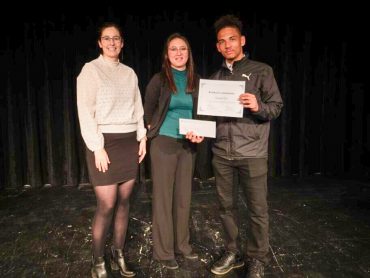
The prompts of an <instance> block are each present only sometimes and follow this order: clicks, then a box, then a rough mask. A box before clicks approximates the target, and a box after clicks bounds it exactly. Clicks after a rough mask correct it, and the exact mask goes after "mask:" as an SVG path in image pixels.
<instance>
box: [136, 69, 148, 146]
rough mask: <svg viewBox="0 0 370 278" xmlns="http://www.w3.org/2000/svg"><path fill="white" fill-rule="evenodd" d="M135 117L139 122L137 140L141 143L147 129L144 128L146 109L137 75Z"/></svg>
mask: <svg viewBox="0 0 370 278" xmlns="http://www.w3.org/2000/svg"><path fill="white" fill-rule="evenodd" d="M135 78H136V80H135V104H134V105H135V115H136V120H137V129H136V140H137V141H140V140H141V139H143V138H144V137H145V135H146V128H145V127H144V108H143V102H142V100H141V94H140V90H139V85H138V81H137V77H136V75H135Z"/></svg>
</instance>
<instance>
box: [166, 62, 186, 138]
mask: <svg viewBox="0 0 370 278" xmlns="http://www.w3.org/2000/svg"><path fill="white" fill-rule="evenodd" d="M172 74H173V78H174V81H175V85H176V88H177V92H176V93H175V94H171V101H170V105H169V107H168V111H167V114H166V118H165V119H164V121H163V124H162V126H161V128H160V130H159V134H160V135H166V136H169V137H173V138H184V135H182V134H180V133H179V119H180V118H182V119H192V118H193V98H192V95H191V94H187V93H186V84H187V77H186V74H187V72H186V70H183V71H180V70H176V69H174V68H172Z"/></svg>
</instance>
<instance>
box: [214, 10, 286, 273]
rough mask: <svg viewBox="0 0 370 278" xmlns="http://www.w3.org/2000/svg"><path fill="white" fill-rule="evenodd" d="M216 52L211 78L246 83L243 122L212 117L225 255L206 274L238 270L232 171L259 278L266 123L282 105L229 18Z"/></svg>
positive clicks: (266, 69)
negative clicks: (218, 59)
mask: <svg viewBox="0 0 370 278" xmlns="http://www.w3.org/2000/svg"><path fill="white" fill-rule="evenodd" d="M214 27H215V31H216V35H217V43H216V46H217V50H218V51H219V52H220V53H221V54H222V56H223V57H224V58H225V60H224V62H223V64H222V66H221V68H220V69H219V70H218V71H217V72H216V73H215V74H213V75H212V77H211V79H216V80H236V81H245V93H243V94H241V95H240V98H239V101H240V103H242V104H243V107H244V111H243V117H242V118H231V117H217V131H216V140H215V143H214V145H213V148H212V151H213V160H212V165H213V169H214V174H215V179H216V188H217V193H218V197H219V201H220V216H221V219H222V223H223V226H224V229H225V233H226V236H227V238H226V252H225V254H223V256H222V257H221V258H220V259H219V260H218V261H216V262H215V263H214V264H213V266H212V268H211V271H212V272H213V273H214V274H218V275H222V274H225V273H227V272H229V271H230V270H232V269H233V268H238V267H242V266H243V265H244V261H243V259H242V256H241V254H240V248H239V246H238V242H237V240H238V235H239V229H238V225H237V220H236V216H235V215H234V212H235V207H234V205H235V203H236V201H237V200H234V199H233V191H234V180H233V176H234V175H233V172H234V170H237V172H238V176H239V184H240V185H241V186H242V187H243V189H244V190H243V192H244V193H245V198H246V200H247V207H248V220H249V230H248V242H247V251H246V257H247V258H246V259H247V260H246V261H247V267H248V271H247V277H249V278H252V277H263V275H264V266H265V265H266V264H267V263H268V257H269V235H268V233H269V215H268V205H267V170H268V166H267V161H268V137H269V131H270V120H273V119H275V118H277V117H278V116H279V114H280V111H281V108H282V106H283V102H282V99H281V96H280V92H279V88H278V86H277V84H276V80H275V78H274V74H273V71H272V68H271V67H270V66H268V65H266V64H264V63H260V62H256V61H252V60H250V59H248V58H247V57H246V56H245V55H244V53H243V46H244V45H245V41H246V39H245V36H243V35H242V23H241V21H240V20H239V19H238V18H236V17H235V16H233V15H226V16H222V17H221V18H219V19H218V20H217V21H216V22H215V24H214Z"/></svg>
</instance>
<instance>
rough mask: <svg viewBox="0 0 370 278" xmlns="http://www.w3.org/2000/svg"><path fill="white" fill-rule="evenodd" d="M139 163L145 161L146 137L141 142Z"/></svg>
mask: <svg viewBox="0 0 370 278" xmlns="http://www.w3.org/2000/svg"><path fill="white" fill-rule="evenodd" d="M138 154H139V163H141V161H143V159H144V157H145V155H146V136H145V137H144V138H143V139H141V140H140V144H139V153H138Z"/></svg>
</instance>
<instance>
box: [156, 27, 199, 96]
mask: <svg viewBox="0 0 370 278" xmlns="http://www.w3.org/2000/svg"><path fill="white" fill-rule="evenodd" d="M174 39H181V40H183V41H184V42H185V44H186V47H187V48H188V61H187V62H186V71H187V73H186V77H187V84H186V92H193V91H194V90H195V66H194V60H193V54H192V52H191V47H190V44H189V41H188V39H187V38H186V37H184V36H183V35H181V34H179V33H174V34H172V35H170V36H169V37H168V38H167V40H166V43H165V44H164V47H163V55H162V57H163V60H162V70H161V76H162V79H163V80H164V82H166V83H167V84H168V87H169V88H170V89H171V91H172V92H174V93H176V92H177V89H176V85H175V81H174V79H173V75H172V67H171V62H170V59H168V46H169V45H170V42H171V41H172V40H174Z"/></svg>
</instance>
